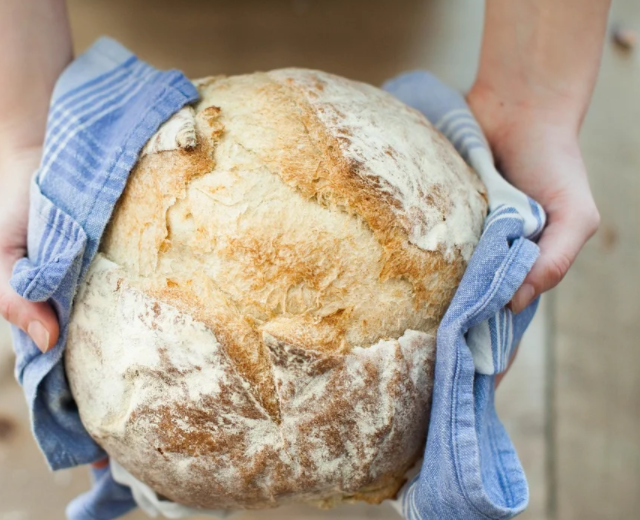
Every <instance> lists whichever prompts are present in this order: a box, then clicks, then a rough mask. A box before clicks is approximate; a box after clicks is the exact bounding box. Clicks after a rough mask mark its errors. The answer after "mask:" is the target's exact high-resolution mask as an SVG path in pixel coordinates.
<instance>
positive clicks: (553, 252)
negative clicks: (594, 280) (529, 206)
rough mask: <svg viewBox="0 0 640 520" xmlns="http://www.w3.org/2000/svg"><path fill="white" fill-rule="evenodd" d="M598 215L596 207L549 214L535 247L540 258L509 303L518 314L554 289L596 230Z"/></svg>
mask: <svg viewBox="0 0 640 520" xmlns="http://www.w3.org/2000/svg"><path fill="white" fill-rule="evenodd" d="M599 223H600V216H599V215H598V211H597V209H596V208H595V205H592V204H590V205H588V206H582V207H579V208H578V209H576V208H565V210H564V211H563V212H562V214H560V215H558V214H554V213H550V214H549V225H548V226H547V228H546V229H545V231H544V233H543V234H542V237H541V238H540V241H539V242H538V245H539V246H540V257H539V258H538V260H537V261H536V263H535V264H534V266H533V268H532V269H531V271H530V272H529V274H528V275H527V277H526V278H525V280H524V282H523V283H522V286H521V287H520V289H518V291H517V292H516V294H515V295H514V297H513V299H512V300H511V309H512V311H513V312H515V313H518V312H520V311H522V310H523V309H524V308H525V307H527V305H529V304H530V303H531V302H532V301H533V300H534V299H535V298H536V297H538V296H540V295H541V294H542V293H543V292H545V291H548V290H549V289H553V288H554V287H555V286H556V285H558V283H560V281H561V280H562V279H563V278H564V276H565V274H567V271H568V270H569V268H570V267H571V265H572V264H573V262H574V260H575V259H576V257H577V256H578V253H579V252H580V250H581V249H582V246H584V244H585V243H586V242H587V240H589V238H591V236H593V234H594V233H595V232H596V230H597V229H598V226H599Z"/></svg>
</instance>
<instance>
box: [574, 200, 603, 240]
mask: <svg viewBox="0 0 640 520" xmlns="http://www.w3.org/2000/svg"><path fill="white" fill-rule="evenodd" d="M577 217H578V218H579V219H580V222H581V223H582V225H583V227H584V230H585V231H586V233H587V238H591V237H592V236H593V235H594V234H595V232H596V231H598V228H599V227H600V220H601V218H600V212H599V211H598V208H597V207H596V205H595V203H592V204H590V205H589V206H586V207H584V208H583V209H582V211H580V214H579V215H577Z"/></svg>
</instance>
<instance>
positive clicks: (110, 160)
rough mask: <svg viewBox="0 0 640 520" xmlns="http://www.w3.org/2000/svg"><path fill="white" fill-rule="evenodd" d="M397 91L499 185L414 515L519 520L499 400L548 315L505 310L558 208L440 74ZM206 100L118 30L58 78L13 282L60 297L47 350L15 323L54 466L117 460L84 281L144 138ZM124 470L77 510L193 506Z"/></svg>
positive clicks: (444, 350) (400, 83)
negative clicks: (72, 382)
mask: <svg viewBox="0 0 640 520" xmlns="http://www.w3.org/2000/svg"><path fill="white" fill-rule="evenodd" d="M386 88H387V90H389V91H390V92H392V93H393V94H395V95H396V96H398V97H399V98H400V99H402V100H404V101H405V102H406V103H408V104H410V105H412V106H414V107H415V108H417V109H418V110H420V111H422V112H423V113H424V114H425V115H426V116H427V117H428V118H429V119H430V120H431V121H432V122H434V123H436V124H437V125H438V126H439V128H440V129H441V131H442V132H443V133H444V134H445V135H446V136H447V137H448V138H449V139H451V140H452V142H453V143H454V144H455V145H456V147H457V148H458V150H459V151H460V153H461V154H462V155H463V156H464V157H465V159H466V160H467V161H468V162H469V164H471V166H472V167H474V168H475V169H476V171H478V173H479V174H480V176H481V177H482V178H483V180H484V181H485V183H486V184H487V186H488V192H489V199H490V209H491V213H490V216H489V218H488V219H487V222H486V225H485V230H484V234H483V236H482V238H481V240H480V244H479V245H478V248H477V250H476V252H475V253H474V255H473V257H472V259H471V262H470V264H469V267H468V269H467V272H466V274H465V276H464V279H463V281H462V284H461V285H460V288H459V290H458V291H457V293H456V296H455V298H454V300H453V302H452V304H451V306H450V308H449V310H448V312H447V314H446V316H445V318H444V320H443V322H442V324H441V326H440V328H439V330H438V339H437V341H438V345H437V348H438V351H437V360H436V382H435V388H434V397H433V399H434V402H433V407H432V418H431V424H430V429H429V437H428V440H427V446H426V451H425V459H424V460H425V462H424V465H423V466H422V469H421V471H420V472H419V474H418V475H417V476H416V477H415V478H414V479H413V480H412V481H411V482H410V484H408V485H407V486H406V487H405V488H404V489H403V492H402V494H401V496H400V497H399V499H398V501H397V506H398V507H399V508H400V509H401V511H402V512H403V514H404V515H405V516H406V517H407V518H411V519H417V518H422V519H431V518H433V519H436V518H437V519H448V518H451V519H453V518H456V519H458V518H465V519H476V518H478V519H480V518H482V519H483V520H486V519H487V518H488V519H493V518H495V519H505V518H510V517H511V516H513V515H514V514H516V513H517V512H518V511H520V510H522V509H523V508H524V507H525V505H526V501H527V486H526V480H525V479H524V475H523V473H522V469H521V467H520V464H519V462H518V459H517V456H516V454H515V451H514V449H513V446H512V445H511V442H510V441H509V438H508V436H507V435H506V433H505V432H504V429H503V428H502V426H501V425H500V422H499V420H498V418H497V416H496V414H495V410H494V408H493V380H494V377H495V374H496V373H498V372H500V371H502V370H504V368H505V367H506V364H507V362H508V359H509V357H510V355H511V352H512V350H513V348H514V345H515V344H516V343H517V341H518V339H519V338H520V337H521V335H522V333H523V331H524V329H525V328H526V326H527V325H528V323H529V321H530V319H531V317H532V316H533V313H534V312H535V304H533V305H531V306H530V307H529V308H528V309H526V310H525V311H524V312H523V313H521V314H519V315H518V316H513V315H512V314H511V313H510V311H508V310H505V309H504V306H505V304H506V303H507V302H508V301H509V300H510V298H511V296H512V294H513V293H514V292H515V290H516V288H517V287H518V286H519V285H520V283H521V282H522V280H523V278H524V276H525V275H526V273H527V272H528V270H529V269H530V268H531V266H532V264H533V262H534V261H535V259H536V256H537V247H536V246H535V244H534V243H533V242H532V241H531V240H530V239H533V238H535V236H536V235H537V234H538V233H539V232H540V230H541V229H542V227H543V225H544V214H543V212H542V210H541V209H540V207H539V206H538V205H537V204H535V203H533V202H532V201H530V199H528V198H527V197H526V196H524V195H523V194H522V193H520V192H518V191H517V190H515V189H513V188H512V187H511V186H509V185H508V184H507V183H506V182H505V181H504V180H503V179H502V178H501V177H500V176H499V175H498V174H497V172H496V171H495V168H494V167H493V163H492V160H491V155H490V152H489V151H488V148H487V146H486V143H485V141H484V138H483V137H482V133H481V132H480V130H479V128H478V127H477V125H476V124H475V121H474V120H473V117H472V116H471V114H470V112H469V111H468V109H467V108H466V105H465V104H464V100H463V99H462V97H461V96H460V95H459V94H457V93H456V92H455V91H452V90H451V89H449V88H448V87H446V86H445V85H443V84H441V83H440V82H438V81H437V80H436V79H435V78H434V77H433V76H430V75H428V74H426V73H412V74H408V75H404V76H401V77H399V78H397V79H395V80H393V81H391V82H389V83H388V84H387V85H386ZM197 96H198V94H197V91H196V90H195V88H194V87H193V85H192V84H191V83H190V82H189V81H188V80H187V79H186V78H185V77H184V76H183V75H182V74H181V73H179V72H176V71H170V72H160V71H157V70H156V69H154V68H152V67H150V66H149V65H147V64H145V63H143V62H142V61H140V60H138V59H137V58H136V57H135V56H133V55H132V54H131V53H129V52H128V51H127V50H126V49H124V48H123V47H121V46H120V45H119V44H117V43H116V42H114V41H112V40H108V39H102V40H99V41H98V42H97V43H96V44H95V45H94V46H93V47H92V48H91V49H90V50H89V51H87V52H86V53H85V54H84V55H82V56H80V57H79V58H78V59H77V60H76V61H74V62H73V63H72V64H71V65H70V66H69V68H68V69H67V70H66V71H65V72H64V74H63V75H62V76H61V78H60V80H59V82H58V84H57V86H56V89H55V92H54V95H53V100H52V104H51V110H50V115H49V121H48V126H47V134H46V140H45V148H44V154H43V159H42V164H41V167H40V169H39V170H38V172H37V174H36V176H35V177H34V182H33V184H32V194H31V197H32V198H31V206H30V221H29V237H28V242H29V244H28V245H29V248H28V249H29V256H28V258H25V259H23V260H21V261H20V262H18V264H17V265H16V267H15V269H14V277H13V279H12V285H13V287H14V288H15V290H16V291H17V292H18V293H20V294H21V295H23V296H24V297H25V298H28V299H31V300H34V301H49V302H50V303H51V304H52V305H53V306H54V307H55V309H56V312H57V313H58V317H59V320H60V325H61V334H60V340H59V341H58V343H57V344H56V346H55V347H54V348H53V349H52V350H51V351H49V352H47V353H46V354H44V355H42V354H40V353H39V351H38V350H37V348H36V347H35V345H34V344H33V343H32V342H31V340H30V339H29V338H28V336H27V335H25V334H24V333H22V332H21V331H19V330H17V329H15V328H14V330H13V332H14V344H15V347H16V352H17V365H16V373H17V377H18V379H19V380H20V382H21V384H22V385H23V387H24V390H25V393H26V396H27V401H28V404H29V407H30V410H31V418H32V424H33V431H34V435H35V437H36V439H37V441H38V443H39V445H40V447H41V449H42V451H43V452H44V454H45V456H46V458H47V460H48V462H49V464H50V466H51V467H52V468H53V469H60V468H66V467H70V466H75V465H79V464H85V463H89V462H94V461H96V460H99V459H101V458H103V457H104V456H105V454H104V452H103V451H102V450H101V449H100V447H99V446H98V445H97V444H95V443H94V441H93V440H92V439H91V438H90V437H89V435H88V434H87V432H86V431H85V429H84V427H83V426H82V423H81V422H80V419H79V416H78V412H77V409H76V407H75V404H74V402H73V399H72V397H71V394H70V391H69V388H68V385H67V382H66V378H65V375H64V368H63V364H62V354H63V349H64V345H65V340H66V332H67V324H68V320H69V316H70V311H71V305H72V302H73V297H74V294H75V290H76V288H77V286H78V284H79V283H80V281H81V280H82V278H83V276H84V274H85V272H86V270H87V267H88V265H89V263H90V262H91V260H92V258H93V257H94V255H95V253H96V250H97V247H98V244H99V242H100V239H101V237H102V234H103V232H104V229H105V226H106V224H107V222H108V220H109V217H110V215H111V213H112V211H113V208H114V206H115V203H116V201H117V200H118V198H119V196H120V194H121V193H122V190H123V189H124V186H125V184H126V180H127V177H128V174H129V172H130V170H131V169H132V167H133V165H134V164H135V162H136V160H137V156H138V153H139V151H140V150H141V148H142V146H143V145H144V143H145V142H146V141H147V140H148V139H149V138H150V137H151V136H152V135H153V134H154V133H155V131H156V130H157V129H158V127H159V126H160V124H161V123H162V122H164V121H165V120H167V119H168V118H169V117H170V116H171V115H172V114H173V113H175V112H176V111H177V110H178V109H180V108H181V107H182V106H183V105H185V104H187V103H191V102H193V101H195V100H196V99H197ZM116 468H117V465H116V464H112V466H111V467H110V468H107V469H103V470H94V487H93V489H92V490H91V491H90V492H89V493H87V494H85V495H83V496H81V497H79V498H78V499H76V500H75V501H74V502H73V503H72V504H71V505H70V507H69V508H68V511H67V514H68V516H69V518H70V519H72V520H110V519H113V518H116V517H118V516H120V515H122V514H124V513H126V512H127V511H128V510H130V509H131V508H133V507H134V505H135V501H134V500H133V496H134V495H135V496H136V498H138V500H141V498H140V497H143V496H144V509H145V510H146V511H147V512H149V513H152V514H153V513H163V514H165V515H166V516H170V517H172V518H179V517H183V516H187V515H189V514H192V513H193V510H188V509H187V508H185V509H184V510H181V506H179V505H178V504H171V503H170V502H167V501H165V500H155V499H156V498H157V497H155V496H151V495H153V493H151V494H149V493H148V490H145V489H144V488H143V485H142V484H141V483H137V482H136V481H135V479H133V480H132V479H127V478H126V477H127V476H126V475H124V476H123V475H122V474H118V472H117V471H116ZM114 475H116V476H117V478H114ZM118 475H119V476H118ZM131 489H133V493H132V491H131ZM145 493H146V494H145ZM141 505H142V503H141Z"/></svg>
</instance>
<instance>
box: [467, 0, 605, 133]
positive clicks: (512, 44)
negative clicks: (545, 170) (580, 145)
mask: <svg viewBox="0 0 640 520" xmlns="http://www.w3.org/2000/svg"><path fill="white" fill-rule="evenodd" d="M609 5H610V0H561V1H560V0H487V1H486V10H485V24H484V37H483V44H482V51H481V56H480V67H479V71H478V76H477V80H476V84H475V85H474V90H475V91H476V94H477V93H482V94H483V95H485V96H486V97H487V98H493V99H494V100H495V102H496V103H498V104H508V105H512V106H519V107H522V108H523V109H524V110H527V109H534V110H537V111H545V112H548V114H549V116H550V117H553V118H556V119H558V121H561V122H562V124H565V125H570V126H571V127H572V130H574V131H576V132H577V130H578V128H579V126H580V124H581V122H582V118H583V117H584V114H585V112H586V109H587V106H588V104H589V100H590V98H591V93H592V91H593V86H594V83H595V80H596V76H597V73H598V68H599V64H600V55H601V52H602V45H603V39H604V36H605V31H606V21H607V14H608V10H609ZM498 100H499V101H498ZM488 101H489V102H490V99H489V100H488ZM497 108H498V107H496V109H497Z"/></svg>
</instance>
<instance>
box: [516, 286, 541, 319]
mask: <svg viewBox="0 0 640 520" xmlns="http://www.w3.org/2000/svg"><path fill="white" fill-rule="evenodd" d="M535 294H536V291H535V289H534V288H533V285H529V284H528V283H525V284H524V285H523V286H522V287H520V289H518V290H517V291H516V294H515V295H514V297H513V299H512V300H511V310H512V311H513V312H514V313H515V314H518V313H519V312H521V311H523V310H524V309H525V308H526V307H527V305H529V304H530V303H531V302H532V301H533V298H534V296H535Z"/></svg>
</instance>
